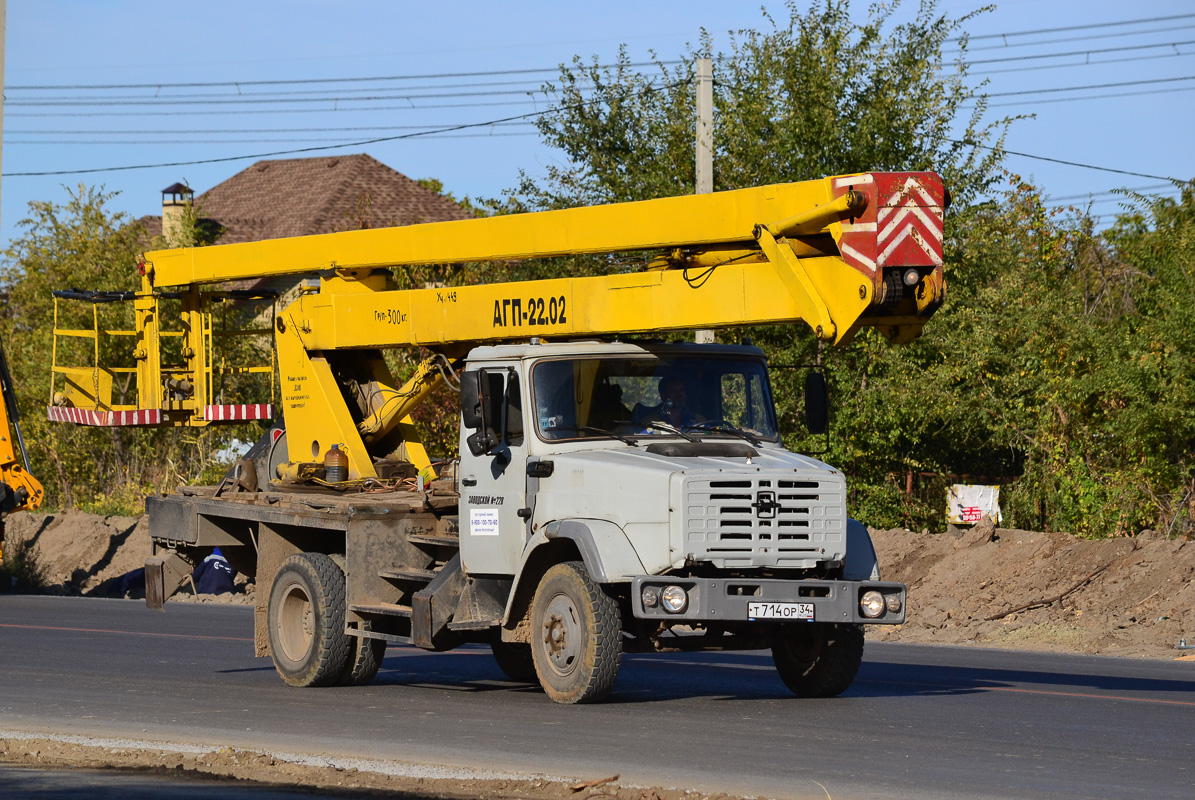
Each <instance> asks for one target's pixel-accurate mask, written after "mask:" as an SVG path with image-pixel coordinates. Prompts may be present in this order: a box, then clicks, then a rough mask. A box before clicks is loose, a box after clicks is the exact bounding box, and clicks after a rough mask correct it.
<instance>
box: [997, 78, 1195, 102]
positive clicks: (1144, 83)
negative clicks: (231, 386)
mask: <svg viewBox="0 0 1195 800" xmlns="http://www.w3.org/2000/svg"><path fill="white" fill-rule="evenodd" d="M1176 81H1195V75H1184V76H1182V77H1180V78H1151V79H1148V80H1141V81H1117V82H1116V83H1091V84H1087V85H1086V86H1056V87H1053V88H1051V89H1021V90H1019V91H1015V92H992V93H991V94H988V95H987V97H1022V96H1024V95H1027V94H1055V93H1058V92H1079V91H1085V90H1087V89H1117V88H1120V87H1122V86H1147V85H1153V84H1156V83H1174V82H1176Z"/></svg>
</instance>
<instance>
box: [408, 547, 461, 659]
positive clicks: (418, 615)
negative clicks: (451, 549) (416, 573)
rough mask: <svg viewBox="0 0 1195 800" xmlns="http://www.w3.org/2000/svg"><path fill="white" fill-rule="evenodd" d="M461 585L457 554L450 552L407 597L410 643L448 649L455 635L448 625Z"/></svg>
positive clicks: (455, 643) (454, 609) (452, 645)
mask: <svg viewBox="0 0 1195 800" xmlns="http://www.w3.org/2000/svg"><path fill="white" fill-rule="evenodd" d="M464 587H465V573H464V572H463V571H462V570H461V554H460V553H457V554H456V555H454V556H453V557H452V558H451V559H450V560H449V561H448V563H447V564H445V565H444V566H443V567H441V568H440V572H439V573H438V574H437V575H436V577H435V578H434V579H433V580H432V582H431V583H429V584H428V585H427V587H426V588H424V589H422V590H420V591H418V592H416V593H415V595H414V596H413V597H412V598H411V644H413V645H415V646H416V647H422V648H423V649H424V650H450V649H452V648H453V647H455V646H456V645H457V644H458V643H459V642H458V641H457V640H458V639H459V636H457V635H455V634H454V633H453V632H452V631H450V630H449V629H448V623H449V621H450V620H451V619H452V614H453V612H454V611H456V607H457V604H458V603H459V602H460V597H461V590H462V589H464Z"/></svg>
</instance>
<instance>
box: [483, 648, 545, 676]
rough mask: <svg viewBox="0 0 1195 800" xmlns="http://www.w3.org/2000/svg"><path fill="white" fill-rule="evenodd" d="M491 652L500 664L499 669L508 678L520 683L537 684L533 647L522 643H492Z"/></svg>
mask: <svg viewBox="0 0 1195 800" xmlns="http://www.w3.org/2000/svg"><path fill="white" fill-rule="evenodd" d="M490 650H491V651H493V653H494V660H495V661H497V662H498V669H500V670H502V671H503V672H504V673H505V674H506V677H508V678H510V679H511V680H512V681H518V682H519V683H535V680H536V676H535V658H534V657H533V656H532V654H531V645H529V644H524V643H522V642H491V643H490Z"/></svg>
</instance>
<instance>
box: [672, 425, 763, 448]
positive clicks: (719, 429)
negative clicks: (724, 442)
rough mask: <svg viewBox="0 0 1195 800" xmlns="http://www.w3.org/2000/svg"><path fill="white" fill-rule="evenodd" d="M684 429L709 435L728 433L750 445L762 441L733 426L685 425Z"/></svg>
mask: <svg viewBox="0 0 1195 800" xmlns="http://www.w3.org/2000/svg"><path fill="white" fill-rule="evenodd" d="M685 428H686V429H687V430H691V431H708V432H709V433H728V434H730V435H731V436H737V437H739V438H740V439H745V440H747V441H748V442H750V443H751V444H763V440H762V439H759V438H757V437H755V436H752V435H751V434H749V433H747V432H746V431H745V430H743V429H742V428H736V427H734V426H733V425H686V426H685Z"/></svg>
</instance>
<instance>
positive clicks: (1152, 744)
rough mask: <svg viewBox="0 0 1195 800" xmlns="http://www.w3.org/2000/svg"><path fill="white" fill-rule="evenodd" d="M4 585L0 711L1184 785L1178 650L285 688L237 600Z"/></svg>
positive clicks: (716, 772)
mask: <svg viewBox="0 0 1195 800" xmlns="http://www.w3.org/2000/svg"><path fill="white" fill-rule="evenodd" d="M167 609H168V610H167V611H166V613H164V614H163V613H155V612H151V611H148V610H147V609H145V608H144V607H143V606H142V605H141V604H140V603H137V602H132V601H117V600H83V599H72V598H54V597H19V596H0V674H2V675H3V681H2V683H0V728H7V729H19V730H27V731H33V732H58V733H79V734H88V735H101V736H121V737H129V738H136V739H152V740H166V741H173V742H197V743H218V744H221V745H231V746H239V747H248V748H267V749H275V750H282V751H286V752H302V753H323V754H330V755H339V756H353V757H365V758H386V759H397V760H402V761H415V762H425V763H440V764H448V765H459V766H470V767H481V768H489V769H500V770H516V771H530V772H539V773H549V774H554V775H567V776H582V777H601V776H606V775H612V774H614V773H620V774H621V775H622V780H623V781H624V782H633V783H642V784H648V785H664V786H678V787H685V788H694V789H702V790H706V791H730V792H735V793H746V794H764V795H771V796H778V797H798V798H806V797H817V798H824V797H826V796H827V795H828V796H830V797H832V798H841V797H885V798H905V797H907V798H947V797H949V798H956V797H967V798H988V797H1001V798H1010V797H1016V798H1060V797H1107V798H1169V797H1174V798H1184V800H1187V799H1188V798H1191V797H1193V796H1195V662H1189V661H1188V662H1175V661H1144V660H1125V659H1113V658H1096V657H1082V656H1064V655H1050V654H1041V653H1022V652H1012V651H999V650H986V649H978V648H960V647H934V646H917V645H898V644H882V643H870V644H868V646H867V652H866V657H865V663H864V665H863V668H862V670H861V672H860V675H859V678H858V679H857V681H856V682H855V685H854V686H853V687H852V688H851V689H850V691H849V692H847V693H846V694H845V695H843V696H842V697H839V698H835V699H832V700H812V701H811V700H799V699H796V698H793V697H791V696H789V695H788V693H787V690H785V688H784V686H783V684H781V682H780V680H779V678H777V677H776V675H775V672H774V671H773V669H772V666H771V660H770V657H769V656H768V655H767V654H765V653H744V654H738V653H735V654H726V653H710V654H700V655H694V654H683V655H681V654H678V655H656V656H645V655H635V656H627V657H624V660H623V666H622V671H621V673H620V674H619V678H618V684H617V685H616V687H615V690H614V692H613V694H612V695H611V697H610V699H609V700H608V701H607V702H606V703H605V704H602V705H598V706H582V707H563V706H557V705H554V704H553V703H551V702H550V701H549V700H548V699H547V698H546V697H545V696H544V695H543V694H542V693H540V692H539V691H537V690H535V689H532V688H528V687H525V686H520V685H517V684H513V683H510V682H508V681H506V680H504V678H503V676H502V673H501V672H499V670H498V668H497V667H496V666H495V665H494V664H493V662H492V659H491V657H490V655H489V652H488V650H487V649H463V650H458V651H454V652H452V653H442V654H432V653H423V652H422V651H419V650H415V649H412V648H400V647H391V648H390V649H389V650H388V651H387V658H386V662H385V665H384V667H383V670H382V672H381V673H380V674H379V676H378V679H377V681H375V683H374V684H372V685H371V686H369V687H365V688H335V689H294V688H290V687H287V686H286V685H284V684H283V683H282V681H281V679H279V678H278V676H277V675H276V674H275V672H274V669H273V667H272V665H271V664H270V662H269V660H267V659H261V660H258V659H255V658H253V656H252V629H253V620H252V610H251V609H250V608H248V607H239V606H212V605H207V606H198V605H168V607H167Z"/></svg>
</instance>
